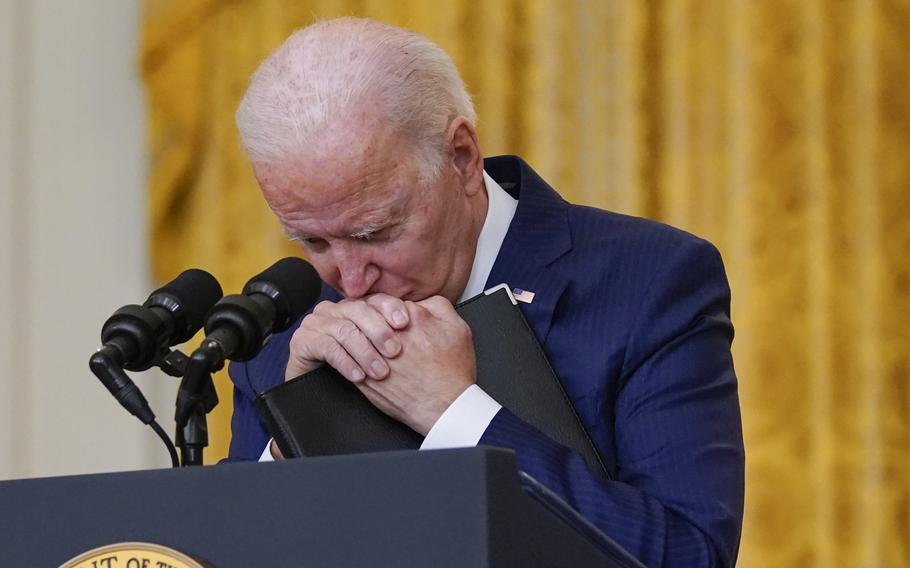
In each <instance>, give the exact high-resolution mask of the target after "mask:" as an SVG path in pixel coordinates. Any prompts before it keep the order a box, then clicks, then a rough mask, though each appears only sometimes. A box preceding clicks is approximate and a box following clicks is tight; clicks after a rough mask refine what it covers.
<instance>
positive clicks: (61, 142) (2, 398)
mask: <svg viewBox="0 0 910 568" xmlns="http://www.w3.org/2000/svg"><path fill="white" fill-rule="evenodd" d="M140 16H141V14H140V0H128V1H127V0H82V1H79V2H68V1H61V0H0V479H9V478H20V477H34V476H47V475H59V474H68V473H82V472H95V471H113V470H121V469H139V468H146V467H166V466H167V465H168V463H169V462H168V460H167V455H166V453H165V451H164V449H163V446H160V442H159V441H158V439H157V438H156V437H155V436H154V434H153V433H152V431H151V430H150V429H148V428H147V427H145V426H143V425H142V424H141V423H140V422H139V421H138V420H136V419H135V418H133V417H132V416H130V415H129V414H127V413H126V411H124V410H122V409H121V407H120V406H119V405H118V404H117V403H116V402H115V401H114V400H113V398H112V397H111V396H110V395H109V394H108V393H107V391H106V390H105V389H104V388H103V387H102V386H101V384H100V383H99V382H98V380H97V379H95V378H94V376H93V375H92V374H91V373H90V372H89V370H88V365H87V362H88V357H89V355H90V354H91V353H92V351H93V350H94V349H95V348H96V347H97V344H98V342H99V337H98V335H99V332H100V329H101V324H102V323H103V322H104V320H105V319H106V318H107V316H108V315H110V313H111V312H112V311H113V310H114V309H116V308H117V307H119V306H120V305H123V304H127V303H137V302H141V301H142V300H143V299H144V298H145V297H146V296H147V295H148V292H149V291H150V289H151V283H150V279H149V275H148V259H147V247H146V235H145V213H144V208H145V185H144V183H145V182H144V174H145V170H146V167H147V164H146V160H147V156H146V154H145V149H144V137H145V132H144V128H145V110H144V106H143V105H144V102H143V96H142V88H141V83H140V81H139V78H138V70H137V65H136V62H137V61H138V56H137V42H138V37H139V24H140ZM137 383H138V384H139V385H140V386H141V388H142V389H143V391H145V393H146V395H147V396H148V397H149V398H150V402H151V403H152V406H153V408H154V409H155V410H156V411H157V413H158V415H159V418H160V419H162V424H163V425H164V426H165V429H167V430H171V429H172V428H171V426H170V424H171V423H170V421H168V420H167V418H168V417H169V415H170V414H171V413H172V410H171V408H172V407H171V406H170V405H169V404H168V403H167V401H168V400H173V398H170V397H172V396H173V395H172V393H173V391H174V387H175V385H174V384H173V379H170V378H167V377H164V376H162V375H154V376H152V375H148V376H146V375H143V376H141V377H139V378H138V380H137Z"/></svg>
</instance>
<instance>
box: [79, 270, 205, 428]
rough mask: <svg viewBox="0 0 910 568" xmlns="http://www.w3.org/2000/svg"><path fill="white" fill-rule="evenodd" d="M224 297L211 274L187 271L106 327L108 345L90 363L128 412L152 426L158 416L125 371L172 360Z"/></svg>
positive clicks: (121, 311)
mask: <svg viewBox="0 0 910 568" xmlns="http://www.w3.org/2000/svg"><path fill="white" fill-rule="evenodd" d="M221 296H222V292H221V286H220V285H219V284H218V281H217V280H215V278H214V277H213V276H212V275H211V274H209V273H208V272H205V271H204V270H197V269H191V270H186V271H184V272H183V273H181V274H180V275H179V276H178V277H177V278H175V279H174V280H172V281H170V282H168V283H167V284H165V285H164V286H162V287H161V288H159V289H157V290H155V291H154V292H152V293H151V294H150V295H149V297H148V299H147V300H146V301H145V303H143V304H142V305H141V306H137V305H135V304H131V305H128V306H123V307H122V308H120V309H119V310H117V311H116V312H114V314H113V315H112V316H111V317H110V318H108V320H107V321H106V322H104V325H103V326H102V328H101V341H102V343H103V346H102V347H101V348H100V349H99V350H98V351H97V352H96V353H94V354H93V355H92V357H91V359H89V367H90V368H91V370H92V372H93V373H94V374H95V376H97V377H98V378H99V379H100V380H101V383H102V384H103V385H104V386H105V387H107V390H109V391H110V392H111V394H112V395H114V397H115V398H116V399H117V400H118V401H119V402H120V404H121V405H123V407H124V408H126V409H127V410H129V411H130V413H132V414H133V415H135V416H136V417H138V418H139V419H140V420H142V421H143V422H144V423H146V424H148V423H149V422H151V421H152V420H154V418H155V415H154V414H153V413H152V411H151V410H150V409H149V406H148V402H147V401H146V400H145V397H144V396H142V393H141V392H140V391H139V389H138V388H137V387H136V385H135V384H133V381H132V380H130V378H129V377H128V376H127V375H126V373H124V372H123V370H124V369H127V370H130V371H144V370H145V369H148V368H149V367H151V366H152V365H153V364H155V363H156V362H158V361H159V360H160V359H161V357H163V356H164V355H166V354H167V353H168V347H170V346H171V345H176V344H178V343H182V342H184V341H186V340H188V339H189V338H191V337H192V336H193V335H194V334H195V333H196V332H197V331H198V330H199V329H200V328H201V327H202V324H203V321H204V315H205V313H206V312H207V311H208V310H209V309H210V308H211V307H212V306H213V305H214V304H215V302H217V301H218V299H219V298H221Z"/></svg>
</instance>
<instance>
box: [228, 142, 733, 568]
mask: <svg viewBox="0 0 910 568" xmlns="http://www.w3.org/2000/svg"><path fill="white" fill-rule="evenodd" d="M484 168H485V169H486V171H487V172H488V173H489V174H490V175H491V176H492V177H493V179H495V180H496V181H497V182H499V183H500V184H501V185H502V187H503V188H504V189H505V190H506V191H508V192H509V193H510V194H512V195H513V196H514V197H516V198H518V209H517V211H516V214H515V217H514V219H513V221H512V224H511V225H510V227H509V231H508V234H507V235H506V238H505V241H504V242H503V245H502V248H501V249H500V252H499V256H498V257H497V258H496V262H495V264H494V266H493V270H492V272H491V274H490V278H489V280H488V281H487V284H488V286H493V285H495V284H498V283H500V282H506V283H508V284H509V286H511V287H513V288H521V289H524V290H529V291H532V292H534V293H535V297H534V300H533V302H532V303H531V304H520V306H521V308H522V310H523V312H524V314H525V317H526V318H527V319H528V321H529V322H530V323H531V325H532V327H533V328H534V331H535V332H536V334H537V337H538V338H539V339H540V341H541V343H542V344H543V346H544V350H545V351H546V353H547V355H548V357H549V358H550V362H551V363H552V365H553V368H554V369H555V370H556V373H557V375H558V376H559V377H560V379H561V380H562V381H563V383H564V385H565V389H566V392H567V393H568V395H569V397H570V398H571V400H572V402H573V403H574V405H575V408H576V409H577V411H578V414H579V416H580V417H581V419H582V421H583V422H584V424H585V426H586V427H587V429H588V432H589V433H590V435H591V437H592V439H593V440H594V443H595V445H596V446H597V448H598V450H599V451H600V453H601V455H602V457H603V458H604V461H605V462H606V464H607V467H608V469H609V470H610V473H611V477H612V479H611V480H604V479H602V478H600V477H597V476H595V475H592V474H591V472H590V471H589V470H588V469H587V467H586V466H585V463H584V462H583V460H582V459H581V458H580V457H579V456H578V455H577V454H575V453H573V452H571V451H569V450H568V449H567V448H565V447H563V446H560V445H559V444H557V443H555V442H553V441H552V440H550V439H549V438H547V437H546V436H544V435H543V434H541V433H540V432H538V431H537V430H535V429H534V428H533V427H531V426H529V425H528V424H526V423H524V422H522V421H521V420H519V419H518V418H516V417H515V416H514V415H513V414H512V413H510V412H509V411H508V409H503V410H501V411H500V412H499V413H498V414H497V415H496V417H495V418H494V419H493V422H492V423H491V424H490V426H489V427H488V428H487V430H486V432H485V433H484V435H483V438H482V439H481V441H480V443H481V444H486V445H493V446H501V447H507V448H512V449H514V450H515V451H516V454H517V457H518V465H519V468H520V469H522V470H523V471H526V472H527V473H529V474H530V475H531V476H533V477H534V478H536V479H537V480H539V481H540V482H542V483H543V484H545V485H546V486H548V487H549V488H550V489H552V490H553V491H555V492H556V493H558V494H559V495H560V496H562V497H563V498H564V499H565V500H566V501H567V502H568V503H569V504H570V505H572V506H573V507H574V508H575V509H577V510H578V511H579V512H581V513H582V514H583V515H584V516H585V517H587V518H588V519H589V520H591V521H592V522H593V523H594V524H596V525H597V526H599V527H600V528H601V529H602V530H603V531H604V532H605V533H606V534H608V535H610V536H611V537H612V538H613V539H614V540H616V541H617V542H618V543H619V544H620V545H622V546H623V547H625V548H626V549H627V550H628V551H629V552H631V553H632V554H633V555H635V556H636V557H638V558H639V559H640V560H641V561H642V562H644V563H645V564H646V565H648V566H671V565H674V566H715V565H717V566H730V565H733V564H734V562H735V559H736V554H737V550H738V547H739V535H740V528H741V524H742V512H743V511H742V508H743V485H744V481H743V469H744V450H743V441H742V426H741V421H740V413H739V401H738V397H737V387H736V377H735V375H734V372H733V361H732V358H731V355H730V344H731V342H732V339H733V327H732V325H731V323H730V317H729V311H730V291H729V287H728V285H727V280H726V276H725V274H724V268H723V264H722V262H721V259H720V255H719V254H718V252H717V250H716V249H715V248H714V247H713V246H712V245H711V244H710V243H708V242H706V241H704V240H702V239H699V238H697V237H694V236H692V235H690V234H688V233H685V232H682V231H679V230H677V229H673V228H671V227H668V226H666V225H661V224H659V223H654V222H651V221H646V220H643V219H638V218H634V217H628V216H624V215H619V214H615V213H609V212H605V211H601V210H598V209H593V208H588V207H580V206H576V205H570V204H568V203H566V202H565V201H564V200H563V199H562V198H560V197H559V195H558V194H557V193H556V192H555V191H553V190H552V189H551V188H550V187H549V186H548V185H547V184H546V183H545V182H544V181H543V180H542V179H541V178H540V177H538V176H537V174H536V173H534V171H533V170H532V169H531V168H530V167H529V166H528V165H527V164H525V163H524V162H523V161H521V160H520V159H519V158H516V157H498V158H490V159H487V160H486V161H485V162H484ZM323 290H324V298H327V299H337V298H338V296H337V294H336V293H335V292H334V291H333V290H331V289H330V288H328V287H327V286H324V289H323ZM294 327H296V326H294ZM292 333H293V327H292V330H289V331H287V332H285V333H283V334H281V335H279V336H276V337H273V338H272V340H271V341H270V342H269V344H268V345H267V346H266V348H265V349H264V350H263V352H262V353H261V354H260V355H259V356H258V357H257V358H256V359H254V360H252V361H250V362H248V363H245V364H243V363H240V364H238V363H234V364H232V365H231V375H232V378H233V380H234V383H235V396H234V417H233V420H232V429H233V439H232V442H231V452H230V457H231V458H232V459H250V460H253V459H257V458H258V457H259V455H260V454H261V452H262V450H263V448H264V447H265V445H266V442H267V441H268V438H269V436H268V434H267V433H266V431H265V429H264V427H263V425H262V423H261V421H260V420H259V417H258V415H257V414H256V412H255V410H254V408H253V406H252V400H253V398H254V397H255V396H256V394H258V393H260V392H262V391H264V390H266V389H268V388H270V387H272V386H274V385H276V384H278V383H280V382H281V381H282V380H283V378H284V367H285V365H286V363H287V360H288V342H289V340H290V336H291V334H292ZM516 380H520V378H519V377H516Z"/></svg>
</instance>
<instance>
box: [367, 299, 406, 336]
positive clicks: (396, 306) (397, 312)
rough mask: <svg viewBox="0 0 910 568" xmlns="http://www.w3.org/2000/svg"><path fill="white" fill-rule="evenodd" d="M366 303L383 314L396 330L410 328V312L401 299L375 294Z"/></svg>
mask: <svg viewBox="0 0 910 568" xmlns="http://www.w3.org/2000/svg"><path fill="white" fill-rule="evenodd" d="M366 302H367V303H368V304H369V305H370V306H372V307H373V308H374V309H376V310H377V311H378V312H379V313H381V314H382V315H383V317H385V320H386V321H387V322H388V323H389V325H391V326H392V327H394V328H395V329H404V328H406V327H407V326H408V319H409V318H408V310H407V308H406V307H405V305H404V301H403V300H401V299H400V298H396V297H395V296H389V295H388V294H373V295H372V296H368V297H367V298H366Z"/></svg>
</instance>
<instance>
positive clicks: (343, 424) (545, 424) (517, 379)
mask: <svg viewBox="0 0 910 568" xmlns="http://www.w3.org/2000/svg"><path fill="white" fill-rule="evenodd" d="M456 311H457V312H458V314H459V315H460V316H461V317H462V318H463V319H464V320H465V322H466V323H467V324H468V326H469V327H470V328H471V335H472V339H473V342H474V350H475V356H476V360H477V384H478V385H479V386H480V387H481V388H482V389H483V390H484V391H486V393H487V394H489V395H490V396H491V397H493V398H494V399H495V400H496V401H497V402H499V403H500V404H501V405H502V406H503V407H504V408H507V409H508V410H509V411H511V412H512V413H513V414H515V415H516V416H517V417H518V418H520V419H522V420H524V421H525V422H527V423H528V424H530V425H531V426H533V427H535V428H537V429H538V430H540V431H541V432H543V433H544V434H546V435H547V436H549V437H550V438H552V439H553V440H554V441H556V442H558V443H560V444H562V445H564V446H566V447H568V448H570V449H572V450H574V451H576V452H577V453H578V454H580V455H581V456H582V457H583V458H584V460H585V463H586V464H587V465H588V468H589V469H590V470H591V471H592V472H593V473H595V474H598V475H600V476H602V477H605V478H609V474H608V472H607V469H606V467H605V466H604V463H603V460H602V459H601V457H600V455H599V454H598V452H597V449H596V448H595V446H594V443H593V442H592V441H591V438H590V436H589V435H588V433H587V431H586V430H585V427H584V425H583V424H582V422H581V419H580V418H579V417H578V414H577V413H576V412H575V408H574V407H573V406H572V403H571V401H570V400H569V397H568V396H567V395H566V392H565V389H564V388H563V386H562V383H561V382H560V380H559V378H558V377H557V376H556V373H555V372H554V371H553V368H552V367H551V366H550V363H549V361H548V360H547V357H546V355H545V353H544V351H543V348H542V347H541V345H540V343H539V342H538V340H537V337H536V336H535V335H534V331H533V330H532V329H531V326H530V325H528V322H527V320H525V318H524V315H523V314H522V313H521V310H520V309H519V307H518V305H517V302H516V300H515V297H514V296H513V295H512V293H511V291H510V290H509V288H508V286H506V285H505V284H500V285H499V286H496V287H494V288H491V289H489V290H487V291H486V292H484V293H483V294H479V295H477V296H475V297H473V298H470V299H468V300H466V301H464V302H462V303H461V304H459V305H457V306H456ZM255 404H256V408H257V410H258V411H259V414H260V415H261V417H262V419H263V422H264V423H265V425H266V428H267V430H268V431H269V433H270V434H271V435H272V437H273V438H274V439H275V441H276V443H277V444H278V447H279V448H280V449H281V452H282V454H284V456H286V457H315V456H327V455H338V454H356V453H367V452H381V451H391V450H405V449H417V448H419V447H420V444H421V442H422V441H423V437H422V436H420V435H419V434H418V433H417V432H415V431H413V430H411V429H410V428H409V427H408V426H406V425H404V424H402V423H400V422H398V421H397V420H394V419H392V418H390V417H388V416H387V415H385V414H384V413H382V412H381V411H380V410H378V409H376V408H375V407H374V406H373V405H372V404H371V403H370V402H369V400H367V398H366V397H365V396H364V395H363V394H361V393H360V391H359V390H358V389H357V387H355V386H354V385H353V384H351V383H350V382H349V381H348V380H347V379H345V378H344V377H343V376H341V374H339V373H338V372H337V371H335V370H334V369H333V368H331V367H329V366H328V365H324V366H322V367H319V368H317V369H315V370H313V371H311V372H309V373H306V374H304V375H302V376H300V377H297V378H294V379H291V380H289V381H287V382H285V383H283V384H281V385H278V386H276V387H273V388H271V389H269V390H267V391H265V392H264V393H262V394H260V395H259V396H258V397H257V398H256V401H255Z"/></svg>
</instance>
